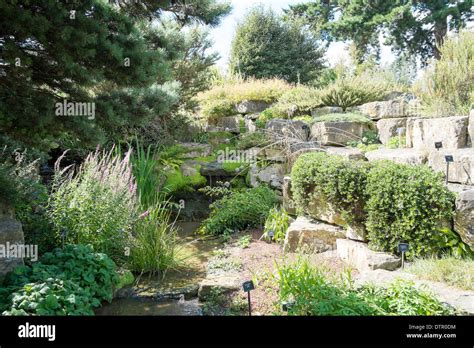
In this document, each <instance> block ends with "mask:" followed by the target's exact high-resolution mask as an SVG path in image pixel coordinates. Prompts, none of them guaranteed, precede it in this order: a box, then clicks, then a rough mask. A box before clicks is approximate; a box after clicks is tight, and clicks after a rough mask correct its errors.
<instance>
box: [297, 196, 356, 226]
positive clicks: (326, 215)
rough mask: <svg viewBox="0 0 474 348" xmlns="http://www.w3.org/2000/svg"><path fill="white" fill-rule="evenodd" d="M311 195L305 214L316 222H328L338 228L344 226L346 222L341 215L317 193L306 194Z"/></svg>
mask: <svg viewBox="0 0 474 348" xmlns="http://www.w3.org/2000/svg"><path fill="white" fill-rule="evenodd" d="M308 194H309V195H311V199H310V202H309V204H308V206H307V207H305V208H304V211H305V213H306V214H307V215H308V216H310V217H312V218H313V219H316V220H321V221H324V222H328V223H330V224H334V225H338V226H346V225H347V223H346V221H345V220H344V219H343V218H342V216H341V214H340V213H339V212H338V211H337V210H336V209H335V208H334V207H333V205H332V204H331V203H329V202H328V201H327V199H326V198H325V197H323V195H321V194H320V193H319V192H315V191H313V192H308Z"/></svg>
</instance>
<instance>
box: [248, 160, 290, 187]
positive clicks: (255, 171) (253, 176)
mask: <svg viewBox="0 0 474 348" xmlns="http://www.w3.org/2000/svg"><path fill="white" fill-rule="evenodd" d="M284 175H285V168H284V166H283V165H282V164H279V163H274V164H270V165H268V166H266V167H259V166H258V165H257V164H253V165H252V166H251V167H250V171H249V180H250V182H249V183H250V186H252V187H257V186H260V185H261V184H268V185H269V186H270V187H272V188H275V189H279V190H282V189H283V177H284Z"/></svg>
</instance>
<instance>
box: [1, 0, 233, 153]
mask: <svg viewBox="0 0 474 348" xmlns="http://www.w3.org/2000/svg"><path fill="white" fill-rule="evenodd" d="M229 11H230V6H229V5H228V4H226V3H223V4H222V3H217V2H216V1H215V0H206V1H179V0H178V1H141V2H122V1H120V2H116V3H115V4H114V3H113V2H109V1H104V0H84V1H73V2H62V1H48V0H40V1H35V2H21V3H19V2H16V1H4V2H1V4H0V48H1V57H0V86H1V88H0V132H1V133H2V134H4V135H5V134H6V135H8V137H9V138H11V139H12V140H14V141H17V142H18V143H20V144H22V145H25V146H35V147H37V148H40V149H43V150H44V151H48V150H49V149H51V148H54V147H56V146H58V145H59V144H61V143H64V142H71V141H72V142H75V143H76V144H77V143H81V144H82V145H83V146H86V144H87V145H88V146H95V145H96V144H97V143H100V142H103V141H104V140H105V139H107V138H108V137H110V136H113V135H114V133H116V132H118V131H119V130H120V129H121V127H124V126H127V127H133V126H140V125H143V124H144V123H146V122H147V121H149V120H150V119H152V118H153V117H156V116H160V115H163V114H164V113H166V112H167V111H168V110H169V109H170V108H171V107H172V106H173V105H174V104H175V103H176V102H177V101H178V100H179V98H180V94H179V92H180V91H182V90H183V89H186V88H194V82H193V81H194V78H195V75H199V74H200V73H201V71H202V70H203V69H206V68H208V66H209V64H210V62H212V61H214V60H215V59H216V57H214V56H210V57H208V56H207V54H206V53H205V51H206V50H207V48H209V44H208V43H207V42H206V40H205V39H203V35H204V34H202V35H201V36H199V35H194V36H193V35H192V34H185V33H181V34H179V32H180V29H181V28H182V26H184V25H196V24H199V23H203V24H209V25H216V24H218V23H219V21H220V20H221V19H222V17H223V16H225V15H226V14H228V13H229ZM165 12H168V13H172V14H174V17H175V20H174V21H175V23H179V25H176V24H175V25H174V26H173V27H172V29H170V31H172V32H174V33H175V39H174V40H171V39H169V37H170V35H169V32H170V31H168V34H166V35H165V33H164V31H163V30H160V29H156V28H155V26H154V21H153V19H158V18H160V16H162V14H163V13H165ZM196 30H197V29H196ZM191 32H193V31H191ZM177 41H180V42H181V44H180V45H178V46H176V45H175V44H176V42H177ZM193 49H194V50H193ZM177 61H180V62H181V65H180V66H179V67H178V66H177ZM188 62H189V64H190V65H191V68H189V70H192V71H188V72H187V74H186V73H183V72H182V71H184V70H185V69H184V68H183V67H182V65H184V66H188V65H189V64H188ZM197 62H199V63H202V64H201V65H199V64H198V63H197ZM187 64H188V65H187ZM183 75H186V76H185V77H184V76H183ZM174 81H177V82H174ZM180 81H182V82H183V83H181V82H180ZM64 100H66V101H68V102H73V103H93V104H94V107H95V114H96V116H95V118H93V119H92V118H90V117H78V116H66V117H59V116H58V115H57V114H56V112H55V111H56V110H55V109H56V106H57V103H58V102H63V101H64Z"/></svg>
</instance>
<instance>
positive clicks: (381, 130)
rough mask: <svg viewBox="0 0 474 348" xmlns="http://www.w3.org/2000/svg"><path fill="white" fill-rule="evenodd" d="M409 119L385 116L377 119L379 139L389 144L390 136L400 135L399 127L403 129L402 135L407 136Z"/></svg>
mask: <svg viewBox="0 0 474 348" xmlns="http://www.w3.org/2000/svg"><path fill="white" fill-rule="evenodd" d="M406 127H407V119H406V118H384V119H381V120H379V121H377V131H378V134H379V140H380V142H381V143H382V144H384V145H387V144H388V142H389V140H390V138H393V137H396V136H399V134H398V129H403V132H402V134H401V135H402V136H403V137H405V136H406Z"/></svg>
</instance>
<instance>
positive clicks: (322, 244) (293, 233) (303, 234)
mask: <svg viewBox="0 0 474 348" xmlns="http://www.w3.org/2000/svg"><path fill="white" fill-rule="evenodd" d="M344 234H345V232H344V229H342V228H340V227H337V226H333V225H329V224H325V223H322V222H317V221H314V220H310V219H308V218H306V217H302V216H299V217H298V218H297V219H296V220H295V221H294V222H292V223H291V224H290V226H289V227H288V230H287V231H286V236H285V243H284V249H285V251H288V252H296V251H304V252H308V253H322V252H325V251H328V250H334V249H335V246H336V240H337V239H338V238H343V237H344Z"/></svg>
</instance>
